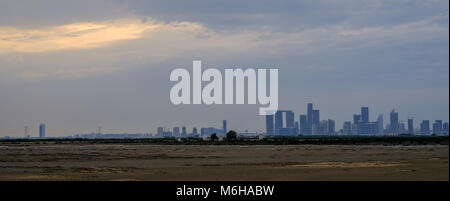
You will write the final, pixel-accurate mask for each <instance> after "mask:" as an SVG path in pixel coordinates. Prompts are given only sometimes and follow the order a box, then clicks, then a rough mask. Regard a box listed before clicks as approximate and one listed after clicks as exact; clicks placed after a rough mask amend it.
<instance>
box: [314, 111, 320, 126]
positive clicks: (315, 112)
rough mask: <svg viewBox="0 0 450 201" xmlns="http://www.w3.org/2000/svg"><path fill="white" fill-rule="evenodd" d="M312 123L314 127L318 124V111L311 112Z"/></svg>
mask: <svg viewBox="0 0 450 201" xmlns="http://www.w3.org/2000/svg"><path fill="white" fill-rule="evenodd" d="M312 123H313V124H315V125H319V124H320V112H319V110H313V112H312Z"/></svg>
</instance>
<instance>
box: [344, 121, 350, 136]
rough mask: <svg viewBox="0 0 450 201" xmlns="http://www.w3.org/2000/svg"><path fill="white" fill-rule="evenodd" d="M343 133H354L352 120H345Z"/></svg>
mask: <svg viewBox="0 0 450 201" xmlns="http://www.w3.org/2000/svg"><path fill="white" fill-rule="evenodd" d="M342 134H344V135H351V134H352V122H351V121H346V122H344V125H343V126H342Z"/></svg>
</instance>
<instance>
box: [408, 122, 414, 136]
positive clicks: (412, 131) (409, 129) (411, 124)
mask: <svg viewBox="0 0 450 201" xmlns="http://www.w3.org/2000/svg"><path fill="white" fill-rule="evenodd" d="M408 133H409V134H414V121H413V119H408Z"/></svg>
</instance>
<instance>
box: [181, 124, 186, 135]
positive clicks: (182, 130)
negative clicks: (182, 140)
mask: <svg viewBox="0 0 450 201" xmlns="http://www.w3.org/2000/svg"><path fill="white" fill-rule="evenodd" d="M181 135H182V136H187V132H186V126H183V127H182V128H181Z"/></svg>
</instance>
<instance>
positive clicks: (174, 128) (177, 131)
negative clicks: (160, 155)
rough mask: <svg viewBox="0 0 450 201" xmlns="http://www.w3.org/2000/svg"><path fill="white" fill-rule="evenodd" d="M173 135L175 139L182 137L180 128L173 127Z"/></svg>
mask: <svg viewBox="0 0 450 201" xmlns="http://www.w3.org/2000/svg"><path fill="white" fill-rule="evenodd" d="M172 135H173V136H174V137H180V127H178V126H177V127H173V130H172Z"/></svg>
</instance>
